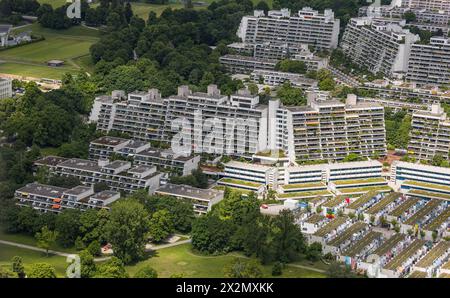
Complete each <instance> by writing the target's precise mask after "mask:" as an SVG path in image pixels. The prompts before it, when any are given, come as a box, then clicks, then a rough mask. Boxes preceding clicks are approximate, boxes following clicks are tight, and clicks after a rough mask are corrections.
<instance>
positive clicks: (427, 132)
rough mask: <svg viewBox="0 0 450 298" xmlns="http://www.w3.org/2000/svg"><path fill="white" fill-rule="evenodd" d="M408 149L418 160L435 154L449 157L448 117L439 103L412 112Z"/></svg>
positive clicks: (429, 159)
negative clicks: (427, 108) (423, 109)
mask: <svg viewBox="0 0 450 298" xmlns="http://www.w3.org/2000/svg"><path fill="white" fill-rule="evenodd" d="M408 150H409V151H410V154H411V155H412V156H413V157H415V158H417V159H418V160H426V161H431V160H432V159H433V157H434V156H435V155H437V154H439V155H441V156H442V157H443V158H445V159H449V152H450V119H449V118H448V117H447V113H445V111H444V109H443V108H442V107H441V105H440V104H439V103H435V104H432V105H431V109H430V110H429V111H417V112H415V113H413V114H412V121H411V131H410V141H409V144H408Z"/></svg>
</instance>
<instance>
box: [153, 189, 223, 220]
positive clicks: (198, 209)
mask: <svg viewBox="0 0 450 298" xmlns="http://www.w3.org/2000/svg"><path fill="white" fill-rule="evenodd" d="M155 193H156V194H158V195H163V196H172V197H175V198H177V199H182V200H186V201H188V202H190V203H192V206H193V208H194V212H195V213H196V214H197V215H201V214H206V213H207V212H208V211H210V210H211V207H212V206H213V205H214V204H217V203H218V202H220V201H221V200H222V199H223V192H222V191H218V190H214V189H201V188H196V187H192V186H189V185H176V184H170V183H168V184H166V185H164V186H163V187H161V188H159V189H157V190H156V192H155Z"/></svg>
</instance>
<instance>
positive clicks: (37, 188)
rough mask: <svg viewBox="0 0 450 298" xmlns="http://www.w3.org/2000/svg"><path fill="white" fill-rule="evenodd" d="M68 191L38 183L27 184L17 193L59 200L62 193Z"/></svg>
mask: <svg viewBox="0 0 450 298" xmlns="http://www.w3.org/2000/svg"><path fill="white" fill-rule="evenodd" d="M67 190H68V189H67V188H64V187H58V186H53V185H46V184H40V183H36V182H34V183H29V184H27V185H25V186H23V187H21V188H19V189H18V190H16V191H17V192H21V193H25V194H33V195H38V196H43V197H51V198H60V197H61V196H62V195H63V193H64V192H66V191H67Z"/></svg>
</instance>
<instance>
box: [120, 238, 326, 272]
mask: <svg viewBox="0 0 450 298" xmlns="http://www.w3.org/2000/svg"><path fill="white" fill-rule="evenodd" d="M190 247H191V245H190V244H183V245H178V246H174V247H170V248H165V249H162V250H158V251H156V254H155V255H154V256H153V257H151V258H150V259H148V260H145V261H142V262H139V263H137V264H136V265H134V266H128V267H127V271H128V273H129V274H130V275H131V276H133V275H134V274H135V273H136V272H137V270H139V269H140V268H142V267H143V266H144V265H149V266H151V267H153V268H154V269H155V270H156V271H157V272H158V276H159V277H170V276H171V275H172V274H182V275H183V276H184V277H193V278H206V277H213V278H214V277H216V278H219V277H223V269H224V267H225V266H226V265H227V264H229V263H230V262H231V261H232V260H233V259H234V258H235V257H236V256H239V255H238V254H228V255H223V256H202V255H198V254H195V253H193V252H192V251H191V248H190ZM262 267H263V273H264V276H265V277H271V271H272V266H262ZM281 277H325V275H324V274H321V273H318V272H314V271H310V270H306V269H302V268H296V267H290V266H286V267H285V269H284V270H283V275H282V276H281Z"/></svg>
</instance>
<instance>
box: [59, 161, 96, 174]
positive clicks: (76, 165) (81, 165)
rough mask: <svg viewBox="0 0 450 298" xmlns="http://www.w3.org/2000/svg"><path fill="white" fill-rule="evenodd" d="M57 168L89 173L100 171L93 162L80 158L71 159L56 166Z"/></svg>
mask: <svg viewBox="0 0 450 298" xmlns="http://www.w3.org/2000/svg"><path fill="white" fill-rule="evenodd" d="M58 166H60V167H66V168H72V169H78V170H83V171H91V172H98V171H100V169H101V168H100V167H99V165H98V164H97V163H96V162H95V161H90V160H87V159H80V158H71V159H69V160H66V161H63V162H62V163H60V164H58Z"/></svg>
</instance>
